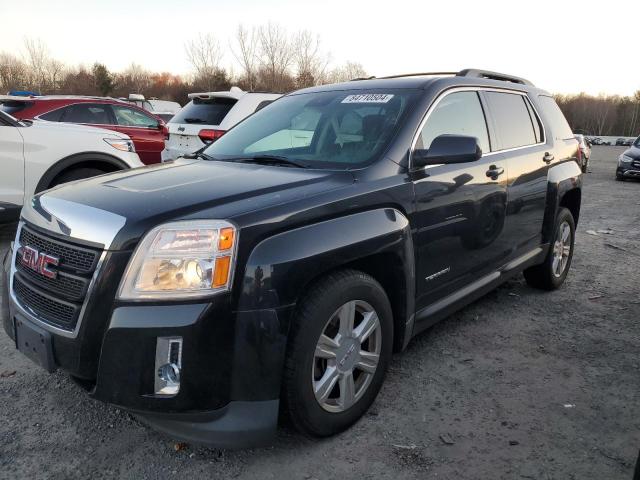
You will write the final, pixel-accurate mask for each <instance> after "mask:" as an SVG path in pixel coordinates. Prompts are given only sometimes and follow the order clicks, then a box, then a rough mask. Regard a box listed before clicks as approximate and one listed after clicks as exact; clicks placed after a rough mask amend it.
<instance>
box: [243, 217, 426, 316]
mask: <svg viewBox="0 0 640 480" xmlns="http://www.w3.org/2000/svg"><path fill="white" fill-rule="evenodd" d="M384 253H391V254H394V255H397V257H398V260H399V261H400V262H402V265H401V267H402V268H403V270H404V276H405V277H406V279H407V280H410V279H412V278H414V277H415V276H414V268H415V267H414V260H413V244H412V241H411V232H410V228H409V221H408V220H407V217H405V216H404V215H403V214H402V213H401V212H399V211H398V210H395V209H392V208H380V209H376V210H370V211H365V212H359V213H354V214H351V215H347V216H344V217H339V218H334V219H331V220H325V221H323V222H319V223H315V224H312V225H307V226H304V227H300V228H296V229H293V230H290V231H288V232H284V233H280V234H277V235H274V236H273V237H270V238H267V239H266V240H263V241H262V242H260V243H259V244H258V245H257V246H256V247H255V248H254V249H253V251H252V252H251V254H250V256H249V259H248V261H247V263H246V267H245V269H244V278H243V281H242V291H241V295H240V299H239V305H238V310H241V311H242V310H255V309H264V308H278V307H282V306H287V305H291V304H294V303H296V301H297V299H298V298H299V297H300V296H301V295H302V294H303V293H304V289H305V287H306V286H308V285H309V283H310V282H311V281H313V280H314V279H315V278H318V277H319V276H321V275H322V274H323V273H326V272H329V271H330V270H333V269H336V268H339V267H340V266H343V265H346V264H348V263H351V262H354V261H356V260H359V259H362V258H364V257H367V256H370V255H375V254H384ZM409 285H413V281H412V280H411V281H410V282H408V284H407V287H409Z"/></svg>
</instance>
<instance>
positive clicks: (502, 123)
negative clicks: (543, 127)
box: [485, 92, 539, 150]
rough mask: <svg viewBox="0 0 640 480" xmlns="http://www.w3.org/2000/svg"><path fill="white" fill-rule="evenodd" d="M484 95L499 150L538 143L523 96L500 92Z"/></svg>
mask: <svg viewBox="0 0 640 480" xmlns="http://www.w3.org/2000/svg"><path fill="white" fill-rule="evenodd" d="M485 95H486V98H487V102H488V103H489V109H490V110H491V115H492V117H493V120H494V122H495V126H496V130H497V135H498V139H499V142H500V150H506V149H508V148H516V147H524V146H526V145H535V144H536V143H538V140H537V138H536V133H535V130H534V126H533V123H532V121H531V116H530V114H529V110H528V106H527V104H526V100H525V98H524V96H522V95H518V94H515V93H501V92H485ZM538 128H539V126H538Z"/></svg>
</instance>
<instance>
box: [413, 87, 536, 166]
mask: <svg viewBox="0 0 640 480" xmlns="http://www.w3.org/2000/svg"><path fill="white" fill-rule="evenodd" d="M457 92H499V93H510V94H514V95H521V96H523V97H525V101H527V102H529V105H531V108H532V109H533V112H534V113H535V115H536V116H537V117H538V120H539V121H540V126H541V127H542V141H541V142H538V143H533V144H531V145H522V146H520V147H513V148H505V149H502V150H494V151H491V152H487V153H483V154H482V158H484V157H490V156H491V155H497V154H499V153H508V152H514V151H516V150H522V149H525V148H531V147H537V146H540V145H546V143H547V129H546V127H545V124H544V122H543V121H542V117H541V116H540V113H539V112H538V109H537V108H536V106H535V105H534V104H533V102H532V101H531V100H530V99H529V98H528V97H529V96H528V95H527V92H526V91H525V90H517V89H511V88H499V87H454V88H450V89H448V90H445V91H444V92H442V93H441V94H440V95H439V96H438V98H436V99H435V101H434V102H433V103H432V104H431V105H430V106H429V108H428V109H427V112H426V113H425V114H424V117H422V120H421V121H420V123H419V125H418V128H417V129H416V131H415V132H414V134H413V140H412V142H411V148H410V149H409V170H411V160H412V159H413V152H414V151H415V149H416V143H418V137H419V135H420V134H421V133H422V129H423V128H424V126H425V124H426V123H427V121H428V120H429V117H430V116H431V114H432V113H433V111H434V110H435V108H436V107H437V106H438V104H439V103H440V102H441V101H442V100H443V99H444V98H445V97H447V96H449V95H451V94H453V93H457ZM483 107H484V106H483ZM485 121H488V119H487V117H486V113H485ZM531 128H533V125H532V126H531ZM487 133H489V126H488V125H487ZM489 134H490V133H489ZM490 140H491V139H490ZM442 165H444V164H437V165H426V166H425V167H424V168H425V169H428V168H434V167H440V166H442Z"/></svg>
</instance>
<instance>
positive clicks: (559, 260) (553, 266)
mask: <svg viewBox="0 0 640 480" xmlns="http://www.w3.org/2000/svg"><path fill="white" fill-rule="evenodd" d="M575 231H576V224H575V221H574V219H573V215H571V212H570V211H569V210H568V209H567V208H560V210H559V211H558V215H557V217H556V221H555V225H554V229H553V236H552V237H551V238H552V240H551V245H550V246H549V252H548V253H547V256H546V258H545V259H544V262H542V263H541V264H540V265H535V266H533V267H529V268H527V269H526V270H525V271H524V278H525V280H526V281H527V283H528V284H529V285H530V286H532V287H534V288H539V289H542V290H555V289H557V288H560V286H561V285H562V284H563V283H564V281H565V279H566V278H567V274H568V273H569V268H570V267H571V259H572V258H573V246H574V242H575Z"/></svg>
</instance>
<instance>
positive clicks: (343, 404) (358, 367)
mask: <svg viewBox="0 0 640 480" xmlns="http://www.w3.org/2000/svg"><path fill="white" fill-rule="evenodd" d="M293 322H294V323H293V325H292V329H291V333H290V336H289V346H288V352H287V358H286V362H285V371H284V379H283V395H282V398H283V401H284V406H285V409H286V410H287V411H288V414H289V417H290V419H291V421H292V423H293V425H294V426H295V427H296V428H297V429H298V430H300V431H302V432H303V433H306V434H308V435H312V436H318V437H325V436H329V435H333V434H336V433H338V432H341V431H343V430H345V429H347V428H348V427H350V426H351V425H353V424H354V423H355V422H356V421H357V420H358V419H359V418H360V417H361V416H362V415H364V413H365V412H366V411H367V409H368V408H369V406H370V405H371V404H372V403H373V401H374V400H375V398H376V396H377V395H378V392H379V391H380V388H381V386H382V383H383V381H384V377H385V373H386V370H387V366H388V363H389V359H390V358H391V353H392V347H393V317H392V313H391V305H390V303H389V299H388V298H387V295H386V293H385V291H384V289H383V288H382V286H381V285H380V284H379V283H378V282H377V281H376V280H375V279H374V278H373V277H371V276H369V275H367V274H365V273H363V272H359V271H356V270H344V271H340V272H336V273H333V274H330V275H328V276H326V277H325V278H323V279H322V280H321V281H320V282H319V283H317V284H316V285H315V287H313V288H312V290H311V291H310V292H309V294H308V295H307V296H306V297H305V298H304V299H303V300H302V301H301V302H300V304H299V307H298V309H297V314H296V318H295V319H294V321H293Z"/></svg>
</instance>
